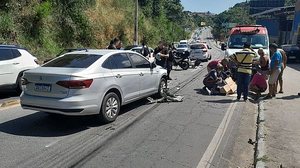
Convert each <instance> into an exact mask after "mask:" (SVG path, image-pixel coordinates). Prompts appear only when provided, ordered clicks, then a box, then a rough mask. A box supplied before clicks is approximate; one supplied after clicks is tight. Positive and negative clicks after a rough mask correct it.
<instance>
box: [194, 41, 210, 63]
mask: <svg viewBox="0 0 300 168" xmlns="http://www.w3.org/2000/svg"><path fill="white" fill-rule="evenodd" d="M190 48H191V52H190V56H189V58H190V59H191V60H196V61H198V60H200V61H205V62H207V61H208V60H211V53H210V51H209V50H210V49H211V48H210V47H209V46H208V45H207V44H206V43H195V44H192V45H191V46H190Z"/></svg>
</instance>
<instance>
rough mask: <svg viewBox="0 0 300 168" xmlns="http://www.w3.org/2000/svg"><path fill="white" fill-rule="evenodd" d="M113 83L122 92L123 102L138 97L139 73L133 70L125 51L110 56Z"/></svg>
mask: <svg viewBox="0 0 300 168" xmlns="http://www.w3.org/2000/svg"><path fill="white" fill-rule="evenodd" d="M108 59H109V61H111V64H112V70H111V71H112V74H113V76H114V83H115V84H116V85H117V86H119V87H120V88H121V90H122V93H123V98H124V102H130V101H133V100H136V99H138V98H139V92H140V87H139V83H140V73H139V72H137V71H135V70H134V69H133V67H132V64H131V62H130V60H129V58H128V56H127V54H126V53H118V54H114V55H112V56H110V57H109V58H108Z"/></svg>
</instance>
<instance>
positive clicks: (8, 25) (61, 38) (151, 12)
mask: <svg viewBox="0 0 300 168" xmlns="http://www.w3.org/2000/svg"><path fill="white" fill-rule="evenodd" d="M134 2H135V1H134V0H75V1H70V0H31V1H28V0H2V1H1V4H0V16H1V17H0V43H4V44H19V45H21V46H24V47H26V48H28V49H29V50H30V52H31V53H33V54H34V55H36V56H37V57H38V58H39V59H41V60H44V59H47V58H50V57H53V56H54V55H56V54H57V53H58V52H59V51H60V50H62V49H63V48H69V47H87V48H104V47H106V46H107V45H108V43H109V41H110V40H111V39H112V38H114V37H119V38H121V40H122V41H123V43H124V45H129V44H132V43H133V31H134V29H133V27H134V6H135V5H134ZM139 6H140V10H139V40H140V41H141V40H142V38H143V37H145V38H146V39H147V40H148V43H149V44H150V45H152V46H154V45H156V44H157V42H158V41H160V40H165V41H167V42H172V41H177V40H179V39H183V38H186V37H187V36H188V35H189V32H187V31H186V28H190V29H193V28H194V27H195V24H194V18H192V17H191V16H190V15H189V14H188V13H186V12H184V11H183V7H182V5H181V3H180V0H139Z"/></svg>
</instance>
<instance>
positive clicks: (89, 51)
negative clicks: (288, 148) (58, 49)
mask: <svg viewBox="0 0 300 168" xmlns="http://www.w3.org/2000/svg"><path fill="white" fill-rule="evenodd" d="M115 53H135V52H133V51H130V50H108V49H86V50H80V51H72V52H68V53H65V54H94V55H106V54H115Z"/></svg>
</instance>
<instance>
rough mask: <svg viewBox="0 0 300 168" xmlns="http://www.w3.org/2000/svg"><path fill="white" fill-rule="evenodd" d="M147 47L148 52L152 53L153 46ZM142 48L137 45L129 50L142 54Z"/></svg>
mask: <svg viewBox="0 0 300 168" xmlns="http://www.w3.org/2000/svg"><path fill="white" fill-rule="evenodd" d="M148 48H149V51H150V53H153V52H154V49H153V48H151V47H148ZM142 49H143V47H142V46H138V47H134V48H132V49H130V50H131V51H135V52H137V53H140V54H142Z"/></svg>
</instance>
